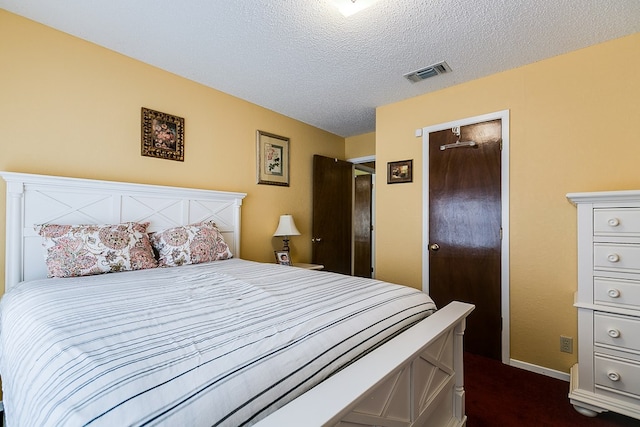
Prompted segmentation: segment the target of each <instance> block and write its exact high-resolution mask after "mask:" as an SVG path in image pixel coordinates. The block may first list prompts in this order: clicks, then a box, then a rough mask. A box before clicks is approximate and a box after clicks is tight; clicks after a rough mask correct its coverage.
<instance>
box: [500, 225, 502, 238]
mask: <svg viewBox="0 0 640 427" xmlns="http://www.w3.org/2000/svg"><path fill="white" fill-rule="evenodd" d="M500 240H502V227H500Z"/></svg>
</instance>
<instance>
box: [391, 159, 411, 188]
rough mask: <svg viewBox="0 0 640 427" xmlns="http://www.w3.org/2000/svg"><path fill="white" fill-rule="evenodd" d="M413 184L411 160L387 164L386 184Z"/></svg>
mask: <svg viewBox="0 0 640 427" xmlns="http://www.w3.org/2000/svg"><path fill="white" fill-rule="evenodd" d="M401 182H413V159H412V160H401V161H398V162H388V163H387V184H398V183H401Z"/></svg>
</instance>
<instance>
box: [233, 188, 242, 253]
mask: <svg viewBox="0 0 640 427" xmlns="http://www.w3.org/2000/svg"><path fill="white" fill-rule="evenodd" d="M241 208H242V199H237V200H236V204H235V209H234V212H233V227H234V229H235V233H233V248H234V252H233V256H234V257H236V258H240V230H241V229H242V227H241V226H240V225H241V223H240V220H241V215H240V213H241Z"/></svg>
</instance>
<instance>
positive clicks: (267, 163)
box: [257, 130, 289, 187]
mask: <svg viewBox="0 0 640 427" xmlns="http://www.w3.org/2000/svg"><path fill="white" fill-rule="evenodd" d="M257 139H258V143H257V159H258V166H257V174H258V184H268V185H281V186H285V187H288V186H289V138H285V137H284V136H278V135H274V134H272V133H267V132H263V131H261V130H259V131H258V134H257Z"/></svg>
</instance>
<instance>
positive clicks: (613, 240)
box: [567, 191, 640, 419]
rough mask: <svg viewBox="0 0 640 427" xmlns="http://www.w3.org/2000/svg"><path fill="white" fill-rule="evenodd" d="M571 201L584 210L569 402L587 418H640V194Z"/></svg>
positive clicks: (592, 196)
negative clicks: (608, 414)
mask: <svg viewBox="0 0 640 427" xmlns="http://www.w3.org/2000/svg"><path fill="white" fill-rule="evenodd" d="M567 198H568V199H569V200H570V201H571V202H573V203H574V204H575V205H576V207H577V209H578V292H577V293H576V298H575V306H576V307H577V309H578V363H577V364H576V365H574V366H573V367H572V368H571V386H570V391H569V398H570V400H571V403H572V404H573V405H574V407H575V408H576V410H577V411H578V412H580V413H582V414H584V415H587V416H596V415H597V414H598V413H600V412H603V411H614V412H618V413H621V414H624V415H627V416H629V417H634V418H638V419H640V191H611V192H598V193H571V194H567Z"/></svg>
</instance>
